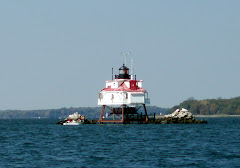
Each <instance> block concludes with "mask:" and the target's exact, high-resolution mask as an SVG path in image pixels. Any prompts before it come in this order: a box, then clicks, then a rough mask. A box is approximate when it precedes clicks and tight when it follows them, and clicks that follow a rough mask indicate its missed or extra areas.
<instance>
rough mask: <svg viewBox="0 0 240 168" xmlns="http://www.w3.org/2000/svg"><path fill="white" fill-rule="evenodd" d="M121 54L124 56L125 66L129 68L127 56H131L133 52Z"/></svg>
mask: <svg viewBox="0 0 240 168" xmlns="http://www.w3.org/2000/svg"><path fill="white" fill-rule="evenodd" d="M121 54H122V55H123V56H124V64H125V66H127V56H129V55H131V52H130V51H129V52H126V53H123V52H121Z"/></svg>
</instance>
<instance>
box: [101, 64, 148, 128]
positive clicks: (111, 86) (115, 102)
mask: <svg viewBox="0 0 240 168" xmlns="http://www.w3.org/2000/svg"><path fill="white" fill-rule="evenodd" d="M142 83H143V80H136V76H135V79H133V74H131V75H129V68H127V67H126V66H125V65H124V64H123V66H122V67H120V68H119V75H115V79H113V77H112V80H107V81H106V87H105V88H104V89H102V90H101V91H100V93H99V98H98V105H100V106H102V111H101V115H100V118H99V120H98V122H99V123H148V115H147V110H146V106H145V105H146V104H150V99H149V98H148V92H147V91H146V89H144V88H143V87H142ZM106 107H107V108H108V109H110V114H109V115H105V109H106ZM141 107H143V109H144V114H143V113H141V114H139V112H138V111H139V109H141Z"/></svg>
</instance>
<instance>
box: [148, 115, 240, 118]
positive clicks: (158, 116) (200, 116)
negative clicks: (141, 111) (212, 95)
mask: <svg viewBox="0 0 240 168" xmlns="http://www.w3.org/2000/svg"><path fill="white" fill-rule="evenodd" d="M194 116H195V118H215V117H216V118H217V117H240V115H226V114H218V115H194ZM149 117H153V116H152V115H151V116H149ZM155 117H156V119H159V118H163V117H164V115H156V116H155Z"/></svg>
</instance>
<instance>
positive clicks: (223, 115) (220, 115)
mask: <svg viewBox="0 0 240 168" xmlns="http://www.w3.org/2000/svg"><path fill="white" fill-rule="evenodd" d="M194 116H195V117H196V118H201V117H202V118H203V117H209V118H210V117H240V115H226V114H219V115H217V114H215V115H194Z"/></svg>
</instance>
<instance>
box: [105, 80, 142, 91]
mask: <svg viewBox="0 0 240 168" xmlns="http://www.w3.org/2000/svg"><path fill="white" fill-rule="evenodd" d="M136 88H137V89H130V88H128V87H127V85H126V84H125V83H124V82H123V83H122V84H121V85H120V86H119V87H118V88H111V86H108V87H107V88H104V89H102V90H101V91H127V92H145V91H146V90H145V89H143V88H139V87H138V86H137V87H136Z"/></svg>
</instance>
